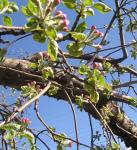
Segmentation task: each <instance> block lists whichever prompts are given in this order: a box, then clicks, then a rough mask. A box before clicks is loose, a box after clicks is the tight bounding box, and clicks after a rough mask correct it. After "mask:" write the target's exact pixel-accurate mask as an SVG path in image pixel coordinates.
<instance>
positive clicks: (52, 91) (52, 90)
mask: <svg viewBox="0 0 137 150" xmlns="http://www.w3.org/2000/svg"><path fill="white" fill-rule="evenodd" d="M58 89H59V87H57V86H55V85H51V86H50V89H49V90H48V94H49V95H55V94H57V92H58Z"/></svg>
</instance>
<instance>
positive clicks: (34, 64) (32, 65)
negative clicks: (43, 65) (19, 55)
mask: <svg viewBox="0 0 137 150" xmlns="http://www.w3.org/2000/svg"><path fill="white" fill-rule="evenodd" d="M29 67H30V68H31V69H37V68H38V65H37V63H30V64H29Z"/></svg>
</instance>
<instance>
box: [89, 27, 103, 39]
mask: <svg viewBox="0 0 137 150" xmlns="http://www.w3.org/2000/svg"><path fill="white" fill-rule="evenodd" d="M91 30H92V31H93V34H94V36H97V37H103V36H104V33H103V32H100V31H99V30H97V27H96V26H95V25H94V26H92V27H91Z"/></svg>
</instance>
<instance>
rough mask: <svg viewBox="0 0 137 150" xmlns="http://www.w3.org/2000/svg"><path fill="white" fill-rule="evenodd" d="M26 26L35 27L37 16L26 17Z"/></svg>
mask: <svg viewBox="0 0 137 150" xmlns="http://www.w3.org/2000/svg"><path fill="white" fill-rule="evenodd" d="M27 21H28V23H27V26H28V27H31V28H36V27H37V24H38V20H37V18H27Z"/></svg>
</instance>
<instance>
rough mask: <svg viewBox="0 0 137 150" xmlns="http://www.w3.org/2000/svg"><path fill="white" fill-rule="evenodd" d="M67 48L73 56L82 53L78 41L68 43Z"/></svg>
mask: <svg viewBox="0 0 137 150" xmlns="http://www.w3.org/2000/svg"><path fill="white" fill-rule="evenodd" d="M67 49H68V50H69V54H70V55H71V56H74V57H79V56H81V55H82V50H83V49H82V47H81V44H78V43H70V44H68V45H67Z"/></svg>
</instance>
